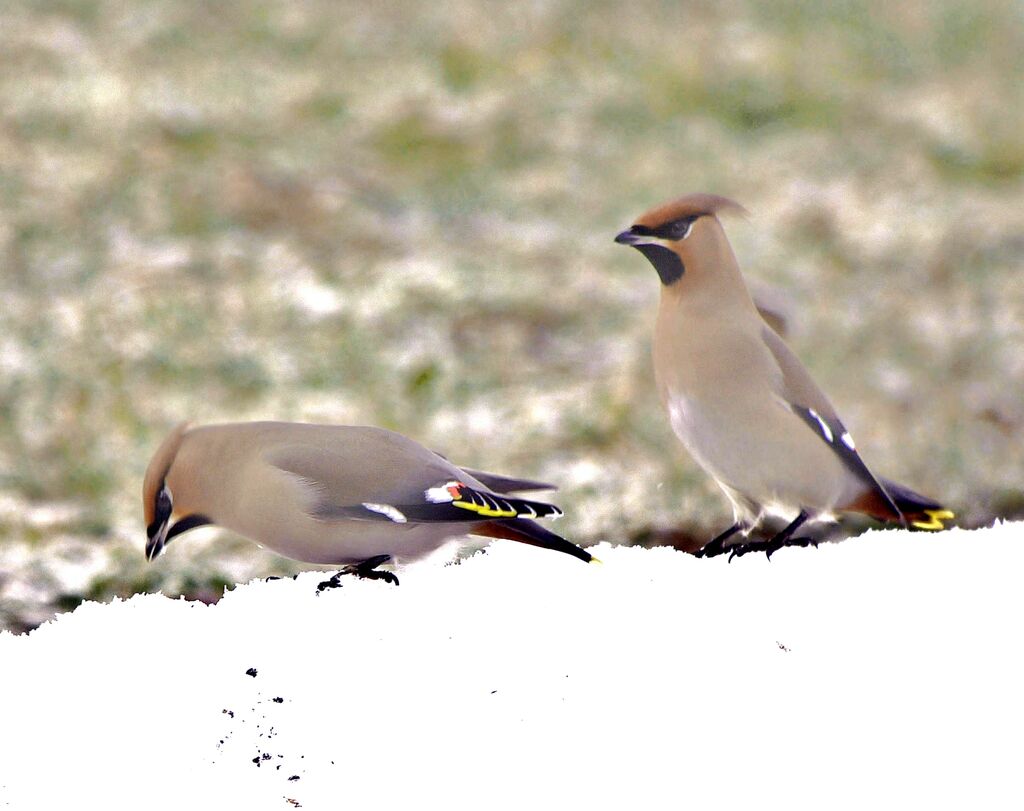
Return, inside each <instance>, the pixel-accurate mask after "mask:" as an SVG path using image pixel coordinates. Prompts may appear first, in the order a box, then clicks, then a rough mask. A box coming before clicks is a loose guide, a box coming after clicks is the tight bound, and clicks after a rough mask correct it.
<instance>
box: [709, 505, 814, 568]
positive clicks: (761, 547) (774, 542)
mask: <svg viewBox="0 0 1024 811" xmlns="http://www.w3.org/2000/svg"><path fill="white" fill-rule="evenodd" d="M810 517H811V514H810V513H809V512H807V510H800V514H799V515H798V516H797V517H796V518H794V519H793V520H792V521H790V522H789V523H788V524H787V525H786V526H785V527H784V528H783V529H782V530H781V531H779V532H777V533H775V535H773V536H772V537H771V538H769V539H768V540H766V541H754V542H751V543H743V544H736V545H735V546H733V547H731V550H732V553H731V554H730V555H729V560H732V559H733V558H736V557H742V556H743V555H745V554H747V552H764V553H765V555H766V556H767V557H768V559H769V560H771V557H772V553H773V552H777V551H778V550H780V549H782V547H784V546H807V545H808V544H811V543H814V541H812V540H811V539H810V538H794V537H793V533H794V532H796V531H797V530H798V529H800V527H801V526H802V525H803V523H804V522H805V521H806V520H807V519H808V518H810ZM814 545H815V546H817V544H814Z"/></svg>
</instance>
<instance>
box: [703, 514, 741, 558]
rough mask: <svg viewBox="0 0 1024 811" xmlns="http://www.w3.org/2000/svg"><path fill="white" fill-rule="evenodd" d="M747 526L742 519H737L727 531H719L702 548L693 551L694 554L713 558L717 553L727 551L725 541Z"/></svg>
mask: <svg viewBox="0 0 1024 811" xmlns="http://www.w3.org/2000/svg"><path fill="white" fill-rule="evenodd" d="M746 528H747V525H746V524H744V523H743V522H742V521H737V522H736V523H735V524H733V525H732V526H731V527H729V528H728V529H727V530H726V531H725V532H721V533H719V534H718V535H716V536H715V537H714V538H712V539H711V540H710V541H708V542H707V543H706V544H704V546H702V547H701V548H700V549H698V550H697V551H696V552H694V553H693V556H694V557H695V558H713V557H715V556H716V555H721V554H722V553H723V552H725V551H726V547H725V546H724V543H725V542H726V541H727V540H729V539H730V538H731V537H732V536H733V535H735V534H736V533H737V532H742V531H743V530H745V529H746Z"/></svg>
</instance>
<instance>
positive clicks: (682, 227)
mask: <svg viewBox="0 0 1024 811" xmlns="http://www.w3.org/2000/svg"><path fill="white" fill-rule="evenodd" d="M692 227H693V220H692V219H691V218H689V217H687V218H686V219H682V220H676V221H675V222H673V223H671V224H669V227H668V229H667V231H668V238H669V239H672V240H676V241H678V240H680V239H686V237H687V235H689V233H690V229H691V228H692Z"/></svg>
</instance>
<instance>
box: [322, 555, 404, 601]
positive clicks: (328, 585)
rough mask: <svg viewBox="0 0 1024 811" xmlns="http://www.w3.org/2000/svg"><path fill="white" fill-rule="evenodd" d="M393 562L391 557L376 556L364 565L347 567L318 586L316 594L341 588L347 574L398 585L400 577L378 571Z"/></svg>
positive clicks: (357, 564) (364, 562)
mask: <svg viewBox="0 0 1024 811" xmlns="http://www.w3.org/2000/svg"><path fill="white" fill-rule="evenodd" d="M390 560H391V556H390V555H375V556H374V557H372V558H369V559H367V560H364V561H363V562H362V563H354V564H352V565H351V566H346V567H345V568H344V569H342V570H341V571H340V572H336V573H335V574H334V575H332V576H331V577H330V578H329V579H328V580H324V581H323V582H321V583H318V584H317V587H316V593H317V594H320V593H321V592H323V591H326V590H327V589H337V588H341V578H342V577H344V576H345V575H347V574H350V575H354V576H355V577H358V578H360V579H362V580H383V581H384V582H385V583H391V584H392V585H395V586H397V585H398V576H397V575H395V574H394V573H393V572H381V571H378V570H377V567H378V566H380V565H381V564H383V563H387V562H388V561H390Z"/></svg>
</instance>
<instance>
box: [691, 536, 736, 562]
mask: <svg viewBox="0 0 1024 811" xmlns="http://www.w3.org/2000/svg"><path fill="white" fill-rule="evenodd" d="M729 549H730V547H727V546H726V545H725V544H724V543H722V541H720V540H718V539H717V538H716V539H715V540H713V541H710V542H709V543H707V544H706V545H705V546H702V547H701V548H700V549H698V550H697V551H696V552H694V553H693V556H694V557H695V558H716V557H718V556H719V555H722V554H725V553H726V552H728V551H729Z"/></svg>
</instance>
